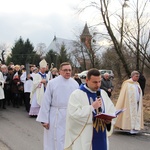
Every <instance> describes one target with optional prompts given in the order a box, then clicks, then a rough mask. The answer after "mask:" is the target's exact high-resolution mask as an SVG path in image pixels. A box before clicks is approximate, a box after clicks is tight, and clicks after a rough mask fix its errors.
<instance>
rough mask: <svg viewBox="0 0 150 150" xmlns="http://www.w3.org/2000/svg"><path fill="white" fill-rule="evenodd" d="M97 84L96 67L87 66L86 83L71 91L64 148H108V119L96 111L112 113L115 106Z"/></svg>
mask: <svg viewBox="0 0 150 150" xmlns="http://www.w3.org/2000/svg"><path fill="white" fill-rule="evenodd" d="M100 85H101V76H100V73H99V71H98V70H97V69H90V70H89V71H88V73H87V77H86V84H83V85H81V86H80V88H79V89H77V90H75V91H74V92H73V93H72V94H71V96H70V99H69V102H68V108H67V119H66V136H65V148H64V149H65V150H108V143H107V142H108V141H107V131H110V130H111V124H112V119H110V120H107V119H101V118H99V117H96V116H97V115H98V114H100V113H105V114H108V115H111V114H115V107H114V105H113V103H112V102H111V100H110V98H109V97H108V95H107V93H106V92H105V91H104V90H101V89H100ZM97 91H99V92H97ZM98 93H99V94H98Z"/></svg>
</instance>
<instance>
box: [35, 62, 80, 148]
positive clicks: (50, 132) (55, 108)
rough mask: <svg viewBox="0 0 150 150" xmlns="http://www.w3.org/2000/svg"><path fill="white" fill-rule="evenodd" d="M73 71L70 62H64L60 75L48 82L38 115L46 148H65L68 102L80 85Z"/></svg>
mask: <svg viewBox="0 0 150 150" xmlns="http://www.w3.org/2000/svg"><path fill="white" fill-rule="evenodd" d="M71 72H72V68H71V65H70V63H68V62H64V63H62V64H61V65H60V69H59V73H60V75H59V76H58V77H57V78H54V79H52V80H49V82H48V84H47V88H46V91H45V94H44V98H43V101H42V105H41V108H40V111H39V114H38V117H37V121H39V122H41V123H42V125H43V127H44V150H64V140H65V137H64V136H65V124H66V109H67V104H68V100H69V96H70V94H71V93H72V92H73V91H74V90H75V89H77V88H78V87H79V85H78V83H77V82H76V81H75V80H74V79H73V78H71Z"/></svg>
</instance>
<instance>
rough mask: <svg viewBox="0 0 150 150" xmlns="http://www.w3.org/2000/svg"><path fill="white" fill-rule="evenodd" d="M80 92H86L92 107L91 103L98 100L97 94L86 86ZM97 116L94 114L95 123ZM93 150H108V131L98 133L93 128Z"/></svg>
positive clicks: (82, 86) (81, 87)
mask: <svg viewBox="0 0 150 150" xmlns="http://www.w3.org/2000/svg"><path fill="white" fill-rule="evenodd" d="M80 90H82V91H84V92H85V93H86V94H87V96H88V99H89V105H91V103H92V102H93V101H95V100H96V97H97V94H96V92H95V93H94V92H91V91H90V90H88V87H86V85H84V84H82V85H81V86H80ZM99 90H100V89H99ZM103 104H104V103H103ZM95 115H96V114H95V113H93V122H94V121H95V119H96V118H95V117H94V116H95ZM92 150H107V136H106V129H105V130H104V131H102V130H98V132H97V131H96V129H95V128H94V127H93V138H92Z"/></svg>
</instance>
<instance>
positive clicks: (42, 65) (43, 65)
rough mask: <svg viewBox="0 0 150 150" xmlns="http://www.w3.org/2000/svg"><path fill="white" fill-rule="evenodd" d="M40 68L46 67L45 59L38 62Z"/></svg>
mask: <svg viewBox="0 0 150 150" xmlns="http://www.w3.org/2000/svg"><path fill="white" fill-rule="evenodd" d="M39 66H40V68H46V67H47V62H46V60H45V59H43V60H41V61H40V63H39Z"/></svg>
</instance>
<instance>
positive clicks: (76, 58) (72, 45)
mask: <svg viewBox="0 0 150 150" xmlns="http://www.w3.org/2000/svg"><path fill="white" fill-rule="evenodd" d="M91 39H92V36H91V34H90V32H89V28H88V26H87V23H86V24H85V26H84V29H83V32H82V34H81V35H80V43H78V42H76V41H74V40H68V39H64V38H59V37H56V36H54V39H53V40H52V42H51V43H50V45H49V46H48V48H47V51H49V50H53V51H54V52H56V53H57V54H58V55H59V54H60V50H61V46H62V45H65V48H66V50H67V54H68V55H69V56H70V58H71V60H72V62H73V65H74V67H77V68H79V67H80V68H82V69H81V70H84V69H89V68H90V67H91V63H90V60H89V56H88V55H87V53H86V50H85V49H88V50H89V51H90V50H91Z"/></svg>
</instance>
